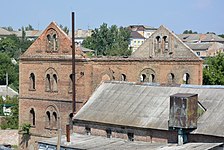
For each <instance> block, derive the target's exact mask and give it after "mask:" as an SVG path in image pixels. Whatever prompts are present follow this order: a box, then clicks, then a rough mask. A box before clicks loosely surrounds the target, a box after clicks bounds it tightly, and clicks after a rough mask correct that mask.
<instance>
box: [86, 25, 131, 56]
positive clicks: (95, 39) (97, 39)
mask: <svg viewBox="0 0 224 150" xmlns="http://www.w3.org/2000/svg"><path fill="white" fill-rule="evenodd" d="M129 39H130V31H129V30H128V29H127V28H123V27H120V28H118V27H117V26H116V25H112V26H111V27H108V26H107V24H106V23H103V24H102V25H101V26H100V28H99V29H95V30H94V31H93V33H92V35H91V36H90V37H87V38H86V39H85V40H84V41H83V43H82V45H83V47H86V48H89V49H93V50H95V54H96V55H103V56H128V55H130V54H131V50H130V49H129V48H128V45H129Z"/></svg>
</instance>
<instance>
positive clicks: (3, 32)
mask: <svg viewBox="0 0 224 150" xmlns="http://www.w3.org/2000/svg"><path fill="white" fill-rule="evenodd" d="M9 35H12V33H11V32H10V31H8V30H6V29H3V28H1V27H0V39H1V38H3V37H7V36H9Z"/></svg>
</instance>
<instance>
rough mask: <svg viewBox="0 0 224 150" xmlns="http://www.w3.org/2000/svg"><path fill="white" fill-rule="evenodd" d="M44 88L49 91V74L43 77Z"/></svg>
mask: <svg viewBox="0 0 224 150" xmlns="http://www.w3.org/2000/svg"><path fill="white" fill-rule="evenodd" d="M45 90H46V91H51V77H50V74H47V75H46V79H45Z"/></svg>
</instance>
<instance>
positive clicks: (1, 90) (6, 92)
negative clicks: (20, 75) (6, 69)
mask: <svg viewBox="0 0 224 150" xmlns="http://www.w3.org/2000/svg"><path fill="white" fill-rule="evenodd" d="M17 95H19V93H18V92H16V91H15V90H13V89H12V88H10V87H9V86H6V85H0V96H2V97H6V96H9V97H13V96H17Z"/></svg>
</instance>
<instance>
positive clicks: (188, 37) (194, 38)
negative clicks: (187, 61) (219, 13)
mask: <svg viewBox="0 0 224 150" xmlns="http://www.w3.org/2000/svg"><path fill="white" fill-rule="evenodd" d="M177 36H178V37H179V38H180V39H181V40H182V41H183V42H184V43H205V42H209V43H210V42H219V43H224V38H222V37H220V36H218V35H215V34H179V35H177Z"/></svg>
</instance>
